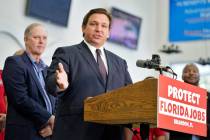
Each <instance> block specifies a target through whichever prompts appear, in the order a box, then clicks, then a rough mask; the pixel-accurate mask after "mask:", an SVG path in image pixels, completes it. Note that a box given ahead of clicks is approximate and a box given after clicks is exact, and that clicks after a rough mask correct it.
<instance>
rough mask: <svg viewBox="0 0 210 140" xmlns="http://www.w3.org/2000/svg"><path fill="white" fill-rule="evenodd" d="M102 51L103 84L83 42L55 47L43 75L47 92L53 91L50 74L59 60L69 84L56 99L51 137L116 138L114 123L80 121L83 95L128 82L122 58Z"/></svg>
mask: <svg viewBox="0 0 210 140" xmlns="http://www.w3.org/2000/svg"><path fill="white" fill-rule="evenodd" d="M105 54H106V58H107V63H108V79H107V83H104V82H103V79H102V76H101V75H100V72H99V69H98V65H97V63H96V61H95V59H94V57H93V55H92V53H91V52H90V50H89V48H88V47H87V45H86V44H85V43H84V42H82V43H80V44H77V45H74V46H70V47H62V48H58V49H57V50H56V52H55V54H54V55H53V60H52V63H51V66H50V67H49V69H48V74H47V82H46V84H47V88H48V91H49V92H50V93H52V94H53V93H55V91H56V88H57V87H56V83H55V76H54V74H55V70H56V68H57V65H58V63H59V62H61V63H62V64H63V65H64V69H65V71H66V72H67V74H68V78H69V79H68V80H69V83H70V86H69V87H68V89H67V90H66V91H65V92H64V93H61V94H63V95H62V96H61V97H60V99H59V105H58V108H57V111H56V122H55V129H54V134H53V139H54V140H68V139H69V140H102V139H106V140H112V139H113V140H119V139H120V138H119V137H118V136H119V135H121V131H118V128H119V127H118V126H116V127H114V126H113V127H109V126H105V125H100V124H94V123H87V122H84V121H83V101H84V99H85V98H87V97H93V96H96V95H99V94H101V93H104V92H107V91H110V90H114V89H117V88H119V87H123V86H125V85H127V84H130V83H132V81H131V78H130V75H129V73H128V71H127V64H126V61H125V60H123V59H121V58H120V57H119V56H117V55H115V54H113V53H111V52H110V51H107V50H105ZM106 128H108V129H106ZM107 130H109V131H110V132H108V131H107ZM115 130H116V131H115ZM111 133H114V134H111ZM109 136H110V137H112V138H110V137H109ZM105 137H106V138H105Z"/></svg>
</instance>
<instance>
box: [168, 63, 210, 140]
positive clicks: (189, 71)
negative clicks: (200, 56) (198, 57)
mask: <svg viewBox="0 0 210 140" xmlns="http://www.w3.org/2000/svg"><path fill="white" fill-rule="evenodd" d="M182 80H183V81H184V82H185V83H188V84H191V85H194V86H199V81H200V72H199V69H198V67H197V66H196V65H195V64H193V63H190V64H187V65H186V66H185V67H184V69H183V71H182ZM209 105H210V102H209V99H208V101H207V108H208V110H207V113H208V115H207V123H208V125H209V123H210V120H209V119H210V116H209V115H210V114H209V113H210V111H209ZM209 134H210V133H209V128H208V137H207V138H205V137H199V136H195V135H191V134H186V133H181V132H176V131H171V132H170V140H209V139H210V137H209Z"/></svg>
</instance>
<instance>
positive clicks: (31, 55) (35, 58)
mask: <svg viewBox="0 0 210 140" xmlns="http://www.w3.org/2000/svg"><path fill="white" fill-rule="evenodd" d="M29 55H30V57H31V58H32V59H34V60H35V61H36V62H37V63H39V62H40V60H41V56H40V55H37V54H32V53H30V52H29Z"/></svg>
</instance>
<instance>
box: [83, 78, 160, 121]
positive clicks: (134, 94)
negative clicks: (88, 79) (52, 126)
mask: <svg viewBox="0 0 210 140" xmlns="http://www.w3.org/2000/svg"><path fill="white" fill-rule="evenodd" d="M157 87H158V80H157V79H147V80H144V81H140V82H137V83H135V84H131V85H128V86H125V87H122V88H119V89H116V90H113V91H110V92H107V93H105V94H102V95H99V96H95V97H93V98H90V99H87V100H85V101H84V120H85V121H88V122H96V123H102V124H133V123H149V124H154V125H156V124H157V92H158V89H157Z"/></svg>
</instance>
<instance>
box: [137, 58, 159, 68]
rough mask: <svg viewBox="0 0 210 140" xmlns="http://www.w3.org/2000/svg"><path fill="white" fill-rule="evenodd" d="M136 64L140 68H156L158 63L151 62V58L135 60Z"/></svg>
mask: <svg viewBox="0 0 210 140" xmlns="http://www.w3.org/2000/svg"><path fill="white" fill-rule="evenodd" d="M136 66H137V67H141V68H148V69H158V68H160V65H159V64H157V63H155V62H153V61H152V60H148V59H147V60H137V61H136Z"/></svg>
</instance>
